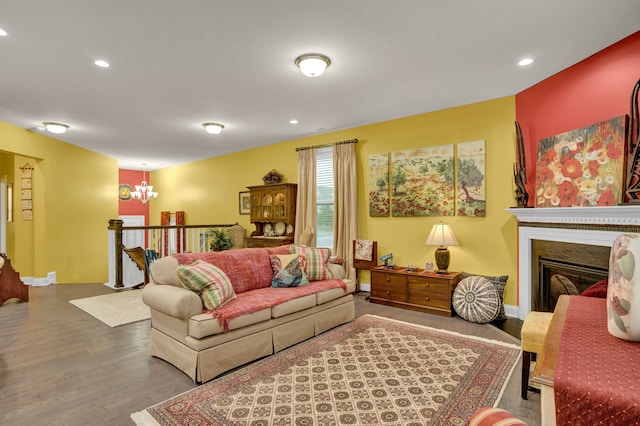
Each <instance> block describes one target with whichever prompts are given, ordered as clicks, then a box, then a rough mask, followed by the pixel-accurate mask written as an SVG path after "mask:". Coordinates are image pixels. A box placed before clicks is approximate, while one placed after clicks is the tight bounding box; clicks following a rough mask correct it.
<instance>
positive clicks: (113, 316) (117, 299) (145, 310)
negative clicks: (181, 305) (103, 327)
mask: <svg viewBox="0 0 640 426" xmlns="http://www.w3.org/2000/svg"><path fill="white" fill-rule="evenodd" d="M69 303H71V304H72V305H74V306H76V307H78V308H80V309H82V310H83V311H85V312H86V313H88V314H89V315H91V316H92V317H94V318H96V319H99V320H100V321H102V322H103V323H105V324H107V325H108V326H109V327H117V326H119V325H124V324H130V323H132V322H138V321H143V320H147V319H150V318H151V310H150V309H149V307H148V306H147V305H145V304H144V302H142V290H126V291H125V290H123V291H120V292H117V293H111V294H104V295H102V296H93V297H86V298H84V299H75V300H70V301H69Z"/></svg>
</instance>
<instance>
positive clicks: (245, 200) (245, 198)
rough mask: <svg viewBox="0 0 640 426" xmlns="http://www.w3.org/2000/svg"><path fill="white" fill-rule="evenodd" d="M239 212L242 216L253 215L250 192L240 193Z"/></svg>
mask: <svg viewBox="0 0 640 426" xmlns="http://www.w3.org/2000/svg"><path fill="white" fill-rule="evenodd" d="M238 210H239V212H240V214H249V213H251V198H249V191H242V192H239V193H238Z"/></svg>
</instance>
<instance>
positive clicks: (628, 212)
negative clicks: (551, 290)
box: [506, 205, 640, 319]
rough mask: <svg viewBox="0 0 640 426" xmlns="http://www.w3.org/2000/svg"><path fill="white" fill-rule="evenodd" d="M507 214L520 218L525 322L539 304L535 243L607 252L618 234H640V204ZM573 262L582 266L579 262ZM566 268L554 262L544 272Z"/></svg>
mask: <svg viewBox="0 0 640 426" xmlns="http://www.w3.org/2000/svg"><path fill="white" fill-rule="evenodd" d="M506 211H507V212H508V213H512V214H513V215H515V216H516V217H517V218H518V317H519V318H520V319H524V318H525V317H526V316H527V314H528V313H529V312H531V311H532V310H535V309H537V308H538V306H537V305H534V303H538V302H537V301H536V302H534V298H537V294H538V292H539V291H540V290H539V287H537V284H535V283H536V281H537V278H536V279H534V278H533V277H538V276H539V273H540V271H539V270H535V267H534V266H533V261H532V260H533V259H534V257H535V254H534V241H535V242H536V243H535V244H539V243H537V241H548V242H549V241H550V242H557V243H571V244H583V245H588V246H596V247H604V250H605V252H606V251H608V250H610V248H611V245H612V244H613V241H614V240H615V238H616V237H617V236H618V235H620V234H622V233H625V232H640V205H626V206H615V207H585V208H581V207H571V208H562V207H559V208H511V209H506ZM607 259H608V257H607ZM579 260H582V259H579ZM536 263H537V262H536ZM569 263H572V264H574V265H580V264H581V263H580V262H576V261H575V259H574V260H573V261H572V262H569ZM607 265H608V263H607ZM562 267H564V265H560V266H558V265H557V264H555V263H553V262H552V263H549V264H545V266H543V267H542V269H543V273H545V274H549V273H550V271H553V270H554V268H556V269H557V268H562ZM607 268H608V266H607ZM565 272H567V271H566V270H565ZM563 275H564V274H563ZM534 286H536V287H535V288H534Z"/></svg>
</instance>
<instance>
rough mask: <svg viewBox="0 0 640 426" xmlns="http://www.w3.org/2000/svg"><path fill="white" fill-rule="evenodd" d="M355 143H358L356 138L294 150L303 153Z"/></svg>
mask: <svg viewBox="0 0 640 426" xmlns="http://www.w3.org/2000/svg"><path fill="white" fill-rule="evenodd" d="M356 142H358V138H355V139H349V140H347V141H340V142H332V143H325V144H322V145H313V146H303V147H300V148H296V152H297V151H304V150H306V149H318V148H328V147H330V146H334V145H342V144H345V143H356Z"/></svg>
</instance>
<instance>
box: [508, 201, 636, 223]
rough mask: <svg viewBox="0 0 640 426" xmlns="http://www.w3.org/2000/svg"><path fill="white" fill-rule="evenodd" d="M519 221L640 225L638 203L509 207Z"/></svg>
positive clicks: (509, 211)
mask: <svg viewBox="0 0 640 426" xmlns="http://www.w3.org/2000/svg"><path fill="white" fill-rule="evenodd" d="M505 211H506V212H508V213H511V214H513V215H514V216H516V217H517V218H518V221H519V222H527V223H564V224H567V223H576V224H591V225H597V224H602V225H640V205H626V206H611V207H545V208H510V209H505Z"/></svg>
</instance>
